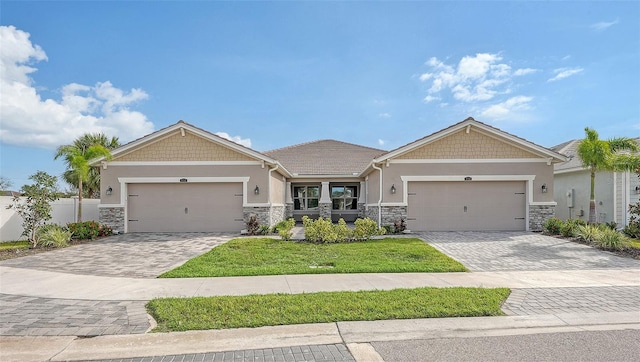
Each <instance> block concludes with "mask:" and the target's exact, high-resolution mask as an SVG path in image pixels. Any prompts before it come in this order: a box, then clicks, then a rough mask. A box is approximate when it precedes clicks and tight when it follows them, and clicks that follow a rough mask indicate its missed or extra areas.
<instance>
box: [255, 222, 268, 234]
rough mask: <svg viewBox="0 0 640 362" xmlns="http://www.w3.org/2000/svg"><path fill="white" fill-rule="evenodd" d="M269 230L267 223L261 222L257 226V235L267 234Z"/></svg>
mask: <svg viewBox="0 0 640 362" xmlns="http://www.w3.org/2000/svg"><path fill="white" fill-rule="evenodd" d="M270 232H271V227H269V225H266V224H263V225H260V227H259V228H258V235H268V234H269V233H270Z"/></svg>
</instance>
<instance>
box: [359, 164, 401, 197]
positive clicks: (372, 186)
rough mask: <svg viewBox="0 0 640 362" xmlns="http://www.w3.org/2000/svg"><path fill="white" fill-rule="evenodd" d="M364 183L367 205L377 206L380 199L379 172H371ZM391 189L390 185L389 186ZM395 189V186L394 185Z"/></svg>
mask: <svg viewBox="0 0 640 362" xmlns="http://www.w3.org/2000/svg"><path fill="white" fill-rule="evenodd" d="M367 176H368V178H367V182H366V189H367V190H366V191H367V199H366V201H367V204H369V205H371V204H377V203H378V199H379V198H380V171H378V170H373V171H372V172H371V173H369V174H368V175H367ZM389 187H391V184H389ZM396 187H397V185H396Z"/></svg>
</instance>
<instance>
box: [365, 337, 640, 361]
mask: <svg viewBox="0 0 640 362" xmlns="http://www.w3.org/2000/svg"><path fill="white" fill-rule="evenodd" d="M371 345H372V346H373V347H374V348H375V350H376V351H377V352H378V353H379V354H380V356H381V357H382V358H383V359H384V360H385V361H387V362H391V361H637V360H638V356H640V330H637V329H635V330H631V329H628V330H609V331H584V332H566V333H544V334H528V335H511V336H495V337H471V338H464V337H459V338H438V339H428V340H424V339H422V340H404V341H393V342H372V343H371Z"/></svg>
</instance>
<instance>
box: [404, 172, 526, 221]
mask: <svg viewBox="0 0 640 362" xmlns="http://www.w3.org/2000/svg"><path fill="white" fill-rule="evenodd" d="M408 192H409V198H408V203H409V205H408V208H407V227H408V228H409V229H410V230H416V231H463V230H468V231H473V230H478V231H480V230H525V221H526V220H525V212H526V198H525V183H524V182H521V181H486V182H409V187H408Z"/></svg>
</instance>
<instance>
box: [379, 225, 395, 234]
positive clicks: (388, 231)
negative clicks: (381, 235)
mask: <svg viewBox="0 0 640 362" xmlns="http://www.w3.org/2000/svg"><path fill="white" fill-rule="evenodd" d="M382 228H383V229H384V231H385V233H386V234H394V233H395V229H394V228H393V225H382Z"/></svg>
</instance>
